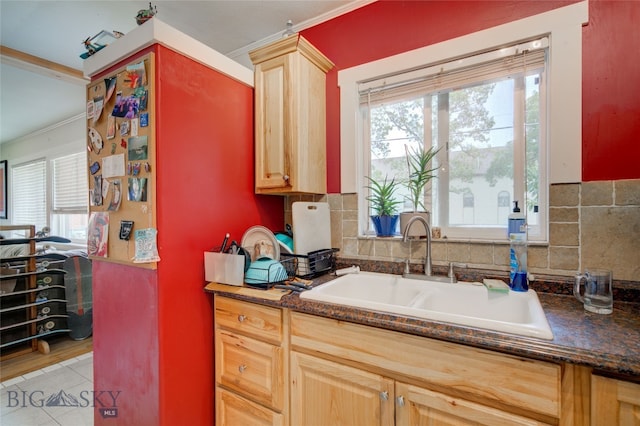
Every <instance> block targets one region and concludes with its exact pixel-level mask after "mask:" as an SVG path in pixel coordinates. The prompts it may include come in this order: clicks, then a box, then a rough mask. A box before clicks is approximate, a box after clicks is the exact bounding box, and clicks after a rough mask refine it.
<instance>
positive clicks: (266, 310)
mask: <svg viewBox="0 0 640 426" xmlns="http://www.w3.org/2000/svg"><path fill="white" fill-rule="evenodd" d="M215 310H216V311H215V323H216V326H217V327H221V328H226V329H230V330H236V331H239V332H240V333H243V334H248V335H251V336H253V337H255V338H257V339H260V340H265V341H268V342H273V343H275V344H280V342H281V341H282V310H281V309H278V308H272V307H270V306H262V305H257V304H255V303H249V302H242V301H239V300H235V299H228V298H225V297H219V296H216V298H215Z"/></svg>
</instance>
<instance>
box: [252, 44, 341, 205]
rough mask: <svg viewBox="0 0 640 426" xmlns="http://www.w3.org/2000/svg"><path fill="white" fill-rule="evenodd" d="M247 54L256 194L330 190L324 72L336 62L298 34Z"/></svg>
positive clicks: (316, 192)
mask: <svg viewBox="0 0 640 426" xmlns="http://www.w3.org/2000/svg"><path fill="white" fill-rule="evenodd" d="M249 56H250V57H251V61H252V62H253V64H254V65H255V120H256V122H255V144H256V151H255V155H256V158H255V160H256V166H255V167H256V172H255V179H256V191H255V192H256V193H257V194H280V195H286V194H303V193H306V194H324V193H326V192H327V154H326V99H325V98H326V73H327V71H329V70H330V69H331V68H332V67H333V63H332V62H331V61H330V60H329V59H327V58H326V57H325V56H324V55H323V54H322V53H320V52H319V51H318V50H317V49H316V48H315V47H314V46H313V45H311V43H309V42H308V41H307V40H305V39H304V38H303V37H302V36H300V35H299V34H294V35H290V36H288V37H286V38H283V39H281V40H278V41H276V42H275V43H272V44H270V45H268V46H264V47H261V48H259V49H256V50H254V51H251V52H249Z"/></svg>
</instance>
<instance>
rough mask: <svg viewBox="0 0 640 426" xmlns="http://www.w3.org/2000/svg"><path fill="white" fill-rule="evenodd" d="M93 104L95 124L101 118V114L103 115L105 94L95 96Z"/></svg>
mask: <svg viewBox="0 0 640 426" xmlns="http://www.w3.org/2000/svg"><path fill="white" fill-rule="evenodd" d="M93 105H94V111H93V124H94V125H95V124H96V122H97V121H98V120H99V119H100V116H101V115H102V109H103V107H104V96H98V97H96V98H93Z"/></svg>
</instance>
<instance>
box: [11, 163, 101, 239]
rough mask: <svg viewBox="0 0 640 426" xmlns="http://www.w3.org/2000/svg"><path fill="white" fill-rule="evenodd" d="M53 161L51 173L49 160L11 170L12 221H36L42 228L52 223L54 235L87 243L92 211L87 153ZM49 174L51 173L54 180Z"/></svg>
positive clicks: (34, 223)
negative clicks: (88, 220)
mask: <svg viewBox="0 0 640 426" xmlns="http://www.w3.org/2000/svg"><path fill="white" fill-rule="evenodd" d="M49 164H50V167H49V170H50V173H48V172H47V160H46V159H38V160H35V161H31V162H28V163H24V164H19V165H16V166H14V167H13V168H12V169H11V170H12V171H11V173H12V175H11V177H12V179H11V182H12V184H11V185H12V191H11V193H12V194H13V195H12V205H13V220H12V223H14V224H26V225H31V224H33V225H35V227H36V230H38V231H39V230H41V229H42V228H44V227H45V226H48V227H49V228H50V229H51V234H53V235H58V236H61V237H66V238H69V239H71V240H72V241H73V242H75V243H81V244H85V243H86V237H87V234H86V232H87V231H86V230H87V212H88V182H87V177H86V154H85V153H84V152H80V153H76V154H71V155H66V156H62V157H57V158H53V159H51V160H50V161H49ZM47 176H51V177H50V179H47ZM48 182H50V184H49V183H48ZM48 187H50V191H48V190H47V188H48ZM47 194H50V197H48V196H47Z"/></svg>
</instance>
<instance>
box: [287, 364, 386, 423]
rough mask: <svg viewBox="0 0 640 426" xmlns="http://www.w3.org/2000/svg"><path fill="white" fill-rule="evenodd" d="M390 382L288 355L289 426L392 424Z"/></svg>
mask: <svg viewBox="0 0 640 426" xmlns="http://www.w3.org/2000/svg"><path fill="white" fill-rule="evenodd" d="M393 391H394V389H393V380H391V379H389V378H385V377H383V376H381V375H378V374H374V373H369V372H367V371H364V370H360V369H357V368H353V367H349V366H346V365H341V364H338V363H335V362H331V361H327V360H324V359H321V358H317V357H313V356H309V355H305V354H301V353H297V352H292V353H291V398H292V399H291V424H292V425H309V426H312V425H318V426H320V425H333V426H339V425H344V426H348V425H371V426H375V425H391V424H393V416H394V410H393V397H394V396H393Z"/></svg>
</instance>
